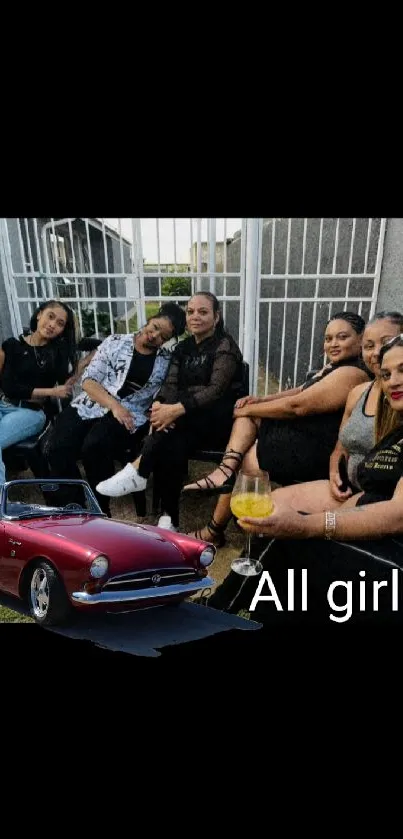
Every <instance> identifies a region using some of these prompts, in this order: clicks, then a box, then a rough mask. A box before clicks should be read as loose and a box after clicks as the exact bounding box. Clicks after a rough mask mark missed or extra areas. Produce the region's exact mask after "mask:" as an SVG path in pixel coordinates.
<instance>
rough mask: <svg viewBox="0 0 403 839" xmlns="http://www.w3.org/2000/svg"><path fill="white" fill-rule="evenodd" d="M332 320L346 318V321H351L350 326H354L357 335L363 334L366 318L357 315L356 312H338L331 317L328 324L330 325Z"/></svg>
mask: <svg viewBox="0 0 403 839" xmlns="http://www.w3.org/2000/svg"><path fill="white" fill-rule="evenodd" d="M332 320H345V321H346V323H349V324H350V326H352V327H353V329H354V332H356V333H357V335H362V333H363V332H364V329H365V320H364V318H362V317H361V315H356V313H355V312H336V314H334V315H332V317H331V318H329V320H328V322H327V324H326V326H328V325H329V323H331V321H332Z"/></svg>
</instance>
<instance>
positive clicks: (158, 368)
mask: <svg viewBox="0 0 403 839" xmlns="http://www.w3.org/2000/svg"><path fill="white" fill-rule="evenodd" d="M133 338H134V335H133V334H130V335H110V336H109V337H108V338H105V341H103V342H102V344H100V346H99V347H98V349H97V351H96V353H95V356H94V358H93V359H92V360H91V362H90V363H89V365H88V367H87V368H86V369H85V370H84V373H83V376H82V383H83V382H84V381H85V379H94V381H95V382H98V384H100V385H102V387H104V388H105V390H107V391H108V393H110V394H111V396H114V398H115V399H117V400H118V401H119V402H121V403H122V405H124V406H125V408H127V409H128V410H129V411H130V412H131V413H132V414H133V416H134V419H135V427H134V429H133V431H132V432H131V433H134V432H135V431H137V429H138V428H140V426H141V425H144V423H145V422H147V420H148V418H147V416H146V411H148V410H149V408H150V407H151V404H152V402H153V400H154V399H155V397H156V395H157V393H158V391H159V389H160V387H161V385H162V383H163V381H164V379H165V376H166V374H167V372H168V367H169V364H170V361H171V356H172V350H173V348H174V347H175V346H176V343H177V341H176V340H175V342H172V340H171V341H167V343H166V344H165V345H164V346H163V347H161V348H160V349H159V350H158V351H157V353H156V356H155V363H154V367H153V370H152V373H151V376H150V378H149V379H148V381H147V382H146V383H145V385H143V387H142V388H141V389H140V390H137V391H135V392H134V393H132V394H130V395H129V396H125V397H124V398H123V399H120V397H119V396H118V395H117V394H118V392H119V390H120V388H121V387H122V385H123V384H124V382H125V379H126V376H127V373H128V370H129V367H130V363H131V360H132V357H133ZM71 406H72V407H73V408H76V410H77V411H78V414H79V416H80V417H81V419H97V418H98V417H103V416H104V415H105V414H106V413H107V412H108V408H102V406H101V405H99V403H98V402H94V401H93V400H92V399H90V397H89V396H88V394H87V393H85V391H82V393H80V394H79V396H77V397H76V398H75V399H73V401H72V402H71Z"/></svg>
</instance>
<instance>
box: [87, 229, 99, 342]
mask: <svg viewBox="0 0 403 839" xmlns="http://www.w3.org/2000/svg"><path fill="white" fill-rule="evenodd" d="M85 232H86V236H87V246H88V261H89V263H90V272H91V274H92V275H93V273H94V266H93V264H92V248H91V239H90V230H89V224H88V218H86V219H85ZM94 290H95V289H94ZM93 311H94V327H95V334H96V336H97V338H98V337H99V327H98V311H97V300H96V297H95V295H94V307H93Z"/></svg>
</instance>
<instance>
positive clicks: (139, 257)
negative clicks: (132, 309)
mask: <svg viewBox="0 0 403 839" xmlns="http://www.w3.org/2000/svg"><path fill="white" fill-rule="evenodd" d="M131 225H132V237H133V266H135V268H136V273H137V278H138V281H139V299H138V300H137V301H136V307H137V326H138V327H139V326H140V324H141V325H143V324H144V323H145V322H146V320H147V318H146V307H145V302H144V300H145V294H144V267H143V249H142V245H141V221H140V219H139V218H132V219H131Z"/></svg>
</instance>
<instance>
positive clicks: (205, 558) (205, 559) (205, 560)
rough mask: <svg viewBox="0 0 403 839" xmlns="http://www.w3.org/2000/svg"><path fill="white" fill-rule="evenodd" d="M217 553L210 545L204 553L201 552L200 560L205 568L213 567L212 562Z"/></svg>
mask: <svg viewBox="0 0 403 839" xmlns="http://www.w3.org/2000/svg"><path fill="white" fill-rule="evenodd" d="M215 553H216V551H215V548H214V547H213V545H210V546H209V547H208V548H204V551H202V552H201V554H200V557H199V558H200V564H201V565H203V566H204V568H206V567H207V565H211V563H212V561H213V559H214V557H215Z"/></svg>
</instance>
